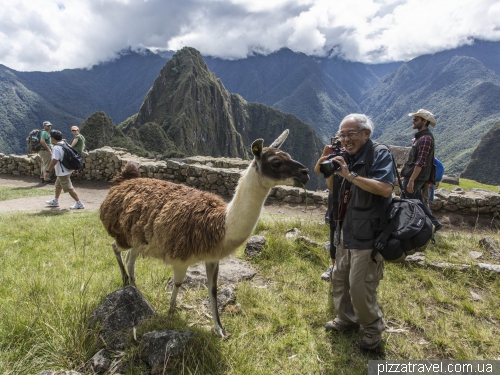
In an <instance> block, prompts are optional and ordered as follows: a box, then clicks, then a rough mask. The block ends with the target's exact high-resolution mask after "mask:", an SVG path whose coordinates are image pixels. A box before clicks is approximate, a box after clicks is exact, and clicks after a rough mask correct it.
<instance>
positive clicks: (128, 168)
mask: <svg viewBox="0 0 500 375" xmlns="http://www.w3.org/2000/svg"><path fill="white" fill-rule="evenodd" d="M138 177H141V172H139V164H137V163H136V162H133V161H129V162H127V164H126V165H125V167H123V169H122V171H121V173H120V174H119V175H118V176H116V177H114V178H113V179H112V180H111V182H116V183H118V184H119V183H120V182H123V181H125V180H131V179H133V178H138Z"/></svg>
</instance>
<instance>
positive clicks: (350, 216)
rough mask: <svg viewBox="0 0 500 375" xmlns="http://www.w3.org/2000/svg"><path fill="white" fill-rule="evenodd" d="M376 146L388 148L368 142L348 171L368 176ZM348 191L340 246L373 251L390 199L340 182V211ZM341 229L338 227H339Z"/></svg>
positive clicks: (353, 158)
mask: <svg viewBox="0 0 500 375" xmlns="http://www.w3.org/2000/svg"><path fill="white" fill-rule="evenodd" d="M375 147H377V149H381V148H387V147H386V146H383V145H378V144H377V143H374V142H373V141H372V140H371V139H368V141H366V143H365V144H364V145H363V147H361V149H360V150H359V151H358V153H357V154H356V155H355V156H354V157H352V160H351V165H350V168H349V169H350V170H351V171H352V172H356V173H357V174H358V175H359V176H361V177H368V172H369V171H370V169H371V167H372V165H373V159H374V152H375ZM344 188H346V189H350V193H349V204H348V206H347V210H346V213H345V216H344V218H343V222H342V231H343V243H344V248H345V249H373V246H374V240H375V238H376V237H377V235H378V234H379V233H378V232H379V231H380V229H381V228H380V221H381V219H382V217H383V216H384V215H385V208H386V207H387V206H388V204H389V202H390V201H391V199H392V197H389V198H384V197H383V196H381V195H377V194H372V193H369V192H368V191H366V190H363V189H361V188H359V187H357V186H356V185H354V184H352V185H351V184H349V182H347V180H346V179H343V181H342V183H341V185H340V188H339V192H338V193H339V211H340V207H341V205H342V199H343V196H342V192H343V191H344ZM339 230H340V228H339Z"/></svg>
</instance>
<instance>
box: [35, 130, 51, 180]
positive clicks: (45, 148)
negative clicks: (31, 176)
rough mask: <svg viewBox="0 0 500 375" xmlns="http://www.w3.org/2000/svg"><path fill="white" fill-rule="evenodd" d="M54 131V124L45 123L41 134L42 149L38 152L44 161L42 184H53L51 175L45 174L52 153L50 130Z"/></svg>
mask: <svg viewBox="0 0 500 375" xmlns="http://www.w3.org/2000/svg"><path fill="white" fill-rule="evenodd" d="M51 129H52V124H51V123H50V121H44V122H43V130H42V131H41V132H40V144H41V146H42V148H41V149H40V151H38V155H40V158H41V159H42V162H41V165H40V179H41V180H42V183H47V182H52V180H51V179H50V175H47V176H46V174H45V172H46V171H47V168H48V167H49V164H50V159H51V153H52V141H51V139H50V134H49V132H50V130H51Z"/></svg>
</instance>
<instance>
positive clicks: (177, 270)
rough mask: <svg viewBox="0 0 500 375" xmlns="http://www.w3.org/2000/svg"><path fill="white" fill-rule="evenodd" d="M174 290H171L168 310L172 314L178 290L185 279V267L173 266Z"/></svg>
mask: <svg viewBox="0 0 500 375" xmlns="http://www.w3.org/2000/svg"><path fill="white" fill-rule="evenodd" d="M173 269H174V277H173V279H174V289H173V290H172V295H171V296H170V308H169V310H168V311H169V312H174V310H175V300H176V299H177V293H179V288H180V287H181V285H182V282H183V281H184V278H185V277H186V271H187V266H178V265H177V266H174V267H173Z"/></svg>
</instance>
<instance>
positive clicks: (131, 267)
mask: <svg viewBox="0 0 500 375" xmlns="http://www.w3.org/2000/svg"><path fill="white" fill-rule="evenodd" d="M138 255H139V252H138V251H135V250H134V249H130V250H129V251H128V252H127V256H126V257H125V264H126V265H127V272H128V277H129V280H130V282H129V285H133V286H135V261H136V259H137V256H138Z"/></svg>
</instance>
